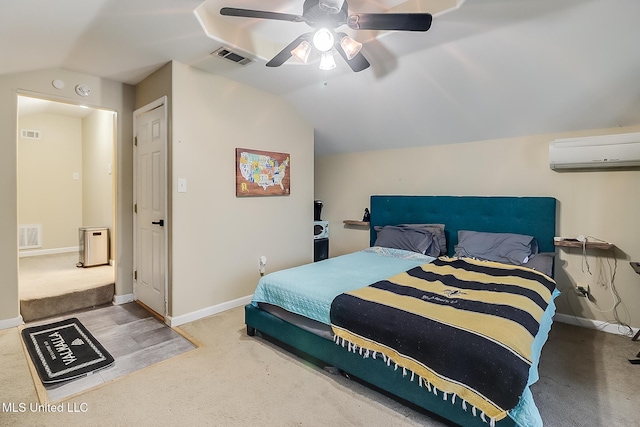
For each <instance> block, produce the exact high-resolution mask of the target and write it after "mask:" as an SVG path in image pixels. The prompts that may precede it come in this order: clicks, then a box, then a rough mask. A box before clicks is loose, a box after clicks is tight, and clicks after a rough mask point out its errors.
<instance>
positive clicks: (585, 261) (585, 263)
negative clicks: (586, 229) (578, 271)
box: [578, 236, 593, 276]
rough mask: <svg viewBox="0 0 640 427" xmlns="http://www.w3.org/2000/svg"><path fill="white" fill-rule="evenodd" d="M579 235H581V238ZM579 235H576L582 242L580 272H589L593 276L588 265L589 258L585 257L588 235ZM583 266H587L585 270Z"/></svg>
mask: <svg viewBox="0 0 640 427" xmlns="http://www.w3.org/2000/svg"><path fill="white" fill-rule="evenodd" d="M580 237H582V239H581V238H580ZM580 237H578V240H580V241H581V242H582V272H583V273H589V274H590V275H592V276H593V274H592V273H591V268H590V267H589V260H588V259H587V239H588V237H584V236H580ZM585 267H587V271H585Z"/></svg>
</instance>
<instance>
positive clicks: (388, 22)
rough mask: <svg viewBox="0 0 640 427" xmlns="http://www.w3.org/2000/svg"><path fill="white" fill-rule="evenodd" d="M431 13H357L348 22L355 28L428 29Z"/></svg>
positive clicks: (431, 17)
mask: <svg viewBox="0 0 640 427" xmlns="http://www.w3.org/2000/svg"><path fill="white" fill-rule="evenodd" d="M432 20H433V16H431V14H430V13H355V14H353V15H350V16H349V19H348V22H347V24H348V25H349V27H350V28H351V29H353V30H396V31H427V30H428V29H429V28H431V21H432Z"/></svg>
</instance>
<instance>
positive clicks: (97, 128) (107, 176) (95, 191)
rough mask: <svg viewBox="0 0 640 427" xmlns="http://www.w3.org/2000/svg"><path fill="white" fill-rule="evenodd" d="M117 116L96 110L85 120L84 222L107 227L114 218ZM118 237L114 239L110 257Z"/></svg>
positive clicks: (83, 130)
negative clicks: (114, 133)
mask: <svg viewBox="0 0 640 427" xmlns="http://www.w3.org/2000/svg"><path fill="white" fill-rule="evenodd" d="M113 132H114V115H113V112H111V111H105V110H95V111H93V112H92V113H91V114H89V115H88V116H87V117H85V118H84V119H83V120H82V170H83V173H82V225H83V226H86V227H107V228H109V230H110V232H111V233H113V218H114V206H115V199H114V191H113V189H114V187H115V182H114V178H115V176H116V175H115V174H114V169H115V164H114V161H113V159H114V143H113V142H114V137H113ZM114 244H115V239H113V238H112V239H111V251H110V257H113V256H114V249H115V248H114Z"/></svg>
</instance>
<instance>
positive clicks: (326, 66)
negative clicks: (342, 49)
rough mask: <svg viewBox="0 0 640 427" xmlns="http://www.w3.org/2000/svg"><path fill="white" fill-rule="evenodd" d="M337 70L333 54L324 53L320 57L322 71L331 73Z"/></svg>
mask: <svg viewBox="0 0 640 427" xmlns="http://www.w3.org/2000/svg"><path fill="white" fill-rule="evenodd" d="M334 68H336V60H335V59H334V58H333V53H332V52H322V56H320V69H321V70H322V71H329V70H333V69H334Z"/></svg>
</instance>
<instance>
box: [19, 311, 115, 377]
mask: <svg viewBox="0 0 640 427" xmlns="http://www.w3.org/2000/svg"><path fill="white" fill-rule="evenodd" d="M22 339H23V340H24V342H25V344H26V346H27V350H28V351H29V355H30V356H31V360H33V364H34V365H35V366H36V370H37V371H38V375H39V376H40V379H41V380H42V383H43V384H45V385H46V384H55V383H59V382H63V381H69V380H72V379H75V378H78V377H82V376H85V375H87V374H89V373H92V372H95V371H97V370H99V369H103V368H106V367H108V366H110V365H111V364H113V361H114V359H113V357H112V356H111V355H110V354H109V352H108V351H107V350H105V348H104V347H103V346H102V345H101V344H100V343H99V342H98V341H97V340H96V339H95V338H94V337H93V335H91V333H90V332H89V331H88V330H87V328H85V327H84V325H83V324H82V323H80V321H79V320H78V319H76V318H71V319H66V320H63V321H60V322H55V323H49V324H46V325H40V326H32V327H29V328H25V329H23V330H22Z"/></svg>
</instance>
